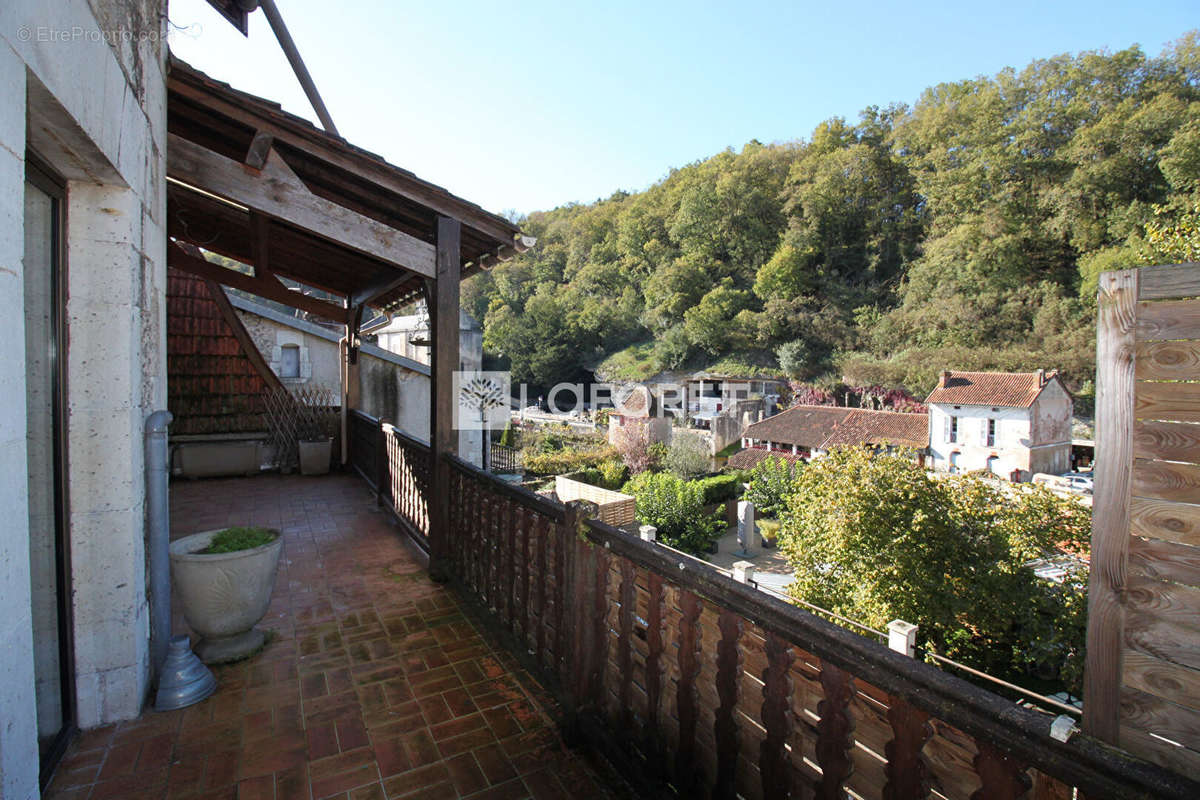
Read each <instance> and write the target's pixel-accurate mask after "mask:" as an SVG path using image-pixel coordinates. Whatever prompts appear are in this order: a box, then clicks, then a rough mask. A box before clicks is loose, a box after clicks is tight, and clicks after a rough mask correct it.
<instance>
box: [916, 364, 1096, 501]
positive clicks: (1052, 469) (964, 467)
mask: <svg viewBox="0 0 1200 800" xmlns="http://www.w3.org/2000/svg"><path fill="white" fill-rule="evenodd" d="M925 403H926V404H927V405H928V406H929V451H930V458H931V460H930V466H932V467H933V468H934V469H937V470H940V471H946V472H972V471H976V470H986V471H988V472H991V473H993V474H995V475H1000V476H1002V477H1006V478H1008V477H1011V476H1012V475H1013V473H1014V471H1019V474H1018V475H1017V478H1018V479H1019V480H1029V479H1030V478H1031V477H1032V475H1033V474H1034V473H1036V472H1047V473H1051V474H1058V473H1061V472H1066V471H1067V470H1068V469H1070V466H1071V414H1072V406H1073V404H1072V400H1071V395H1070V394H1069V393H1068V392H1067V390H1066V388H1065V387H1064V386H1063V385H1062V381H1061V380H1060V379H1059V377H1058V372H1057V371H1056V370H1052V371H1050V372H1047V371H1045V370H1038V371H1037V372H951V371H949V370H946V371H943V372H942V374H941V376H940V377H939V379H938V385H937V388H935V389H934V390H933V392H932V393H930V395H929V397H928V398H927V399H926V401H925Z"/></svg>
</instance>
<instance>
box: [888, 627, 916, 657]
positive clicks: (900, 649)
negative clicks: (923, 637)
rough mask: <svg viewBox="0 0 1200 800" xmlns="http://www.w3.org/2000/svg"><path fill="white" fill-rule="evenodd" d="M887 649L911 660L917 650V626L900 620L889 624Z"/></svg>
mask: <svg viewBox="0 0 1200 800" xmlns="http://www.w3.org/2000/svg"><path fill="white" fill-rule="evenodd" d="M888 647H889V648H891V649H892V650H895V651H896V652H897V653H902V654H904V655H906V656H908V657H909V658H912V656H913V653H914V652H915V651H916V648H917V626H916V625H914V624H912V623H911V622H905V621H904V620H902V619H894V620H892V621H891V622H889V623H888Z"/></svg>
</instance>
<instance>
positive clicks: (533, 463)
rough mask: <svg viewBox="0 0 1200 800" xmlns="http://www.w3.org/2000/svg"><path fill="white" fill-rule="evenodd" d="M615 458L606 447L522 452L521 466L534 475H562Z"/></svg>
mask: <svg viewBox="0 0 1200 800" xmlns="http://www.w3.org/2000/svg"><path fill="white" fill-rule="evenodd" d="M615 456H616V451H615V450H613V448H611V447H608V446H603V447H590V448H582V449H575V448H572V447H567V448H563V449H561V450H553V451H551V452H548V453H545V452H533V453H530V452H524V454H523V455H522V464H523V465H524V467H525V470H526V471H527V472H532V473H533V474H535V475H562V474H563V473H565V472H575V471H576V470H581V469H586V468H588V467H596V466H598V465H599V464H601V463H603V462H605V461H609V460H611V459H613V458H614V457H615Z"/></svg>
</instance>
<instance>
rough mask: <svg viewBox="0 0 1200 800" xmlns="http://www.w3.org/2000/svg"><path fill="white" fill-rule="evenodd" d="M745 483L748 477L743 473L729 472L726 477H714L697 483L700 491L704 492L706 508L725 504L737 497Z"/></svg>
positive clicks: (702, 479)
mask: <svg viewBox="0 0 1200 800" xmlns="http://www.w3.org/2000/svg"><path fill="white" fill-rule="evenodd" d="M745 482H746V476H745V474H744V473H742V472H728V473H726V474H724V475H713V476H712V477H709V478H701V479H700V480H698V481H696V483H697V484H699V486H700V490H701V491H702V492H704V505H706V506H711V505H713V504H714V503H723V502H725V501H726V500H732V499H733V498H735V497H737V496H738V493H739V492H740V491H741V490H742V484H743V483H745Z"/></svg>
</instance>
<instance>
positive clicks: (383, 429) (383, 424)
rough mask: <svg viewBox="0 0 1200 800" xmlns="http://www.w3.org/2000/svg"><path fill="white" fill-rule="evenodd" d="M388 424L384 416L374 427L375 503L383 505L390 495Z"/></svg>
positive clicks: (389, 499)
mask: <svg viewBox="0 0 1200 800" xmlns="http://www.w3.org/2000/svg"><path fill="white" fill-rule="evenodd" d="M388 425H389V422H388V420H387V419H386V418H384V419H381V420H379V426H378V427H377V428H376V429H375V503H376V505H379V506H382V505H383V501H384V500H385V499H386V500H387V501H388V502H389V504H390V503H391V497H392V492H391V489H392V465H391V459H390V457H389V454H388V435H387V426H388Z"/></svg>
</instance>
